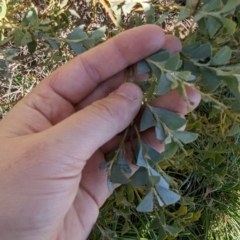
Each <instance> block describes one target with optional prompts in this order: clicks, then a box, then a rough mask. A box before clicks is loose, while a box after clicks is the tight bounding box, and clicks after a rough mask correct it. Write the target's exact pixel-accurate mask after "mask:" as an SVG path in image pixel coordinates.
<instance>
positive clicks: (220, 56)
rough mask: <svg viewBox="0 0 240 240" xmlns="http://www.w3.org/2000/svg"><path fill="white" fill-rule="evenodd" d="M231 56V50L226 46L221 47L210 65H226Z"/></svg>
mask: <svg viewBox="0 0 240 240" xmlns="http://www.w3.org/2000/svg"><path fill="white" fill-rule="evenodd" d="M231 56H232V50H231V49H230V48H229V47H228V46H224V47H222V48H221V49H220V50H219V51H218V52H217V53H216V55H215V56H214V57H213V58H212V60H211V64H212V65H225V64H228V63H229V61H230V59H231Z"/></svg>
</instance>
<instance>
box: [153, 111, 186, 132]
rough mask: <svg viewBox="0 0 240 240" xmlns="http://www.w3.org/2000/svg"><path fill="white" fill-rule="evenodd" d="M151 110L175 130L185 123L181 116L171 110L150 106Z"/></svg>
mask: <svg viewBox="0 0 240 240" xmlns="http://www.w3.org/2000/svg"><path fill="white" fill-rule="evenodd" d="M151 108H152V111H153V112H154V113H155V114H156V115H157V116H158V117H159V118H160V119H161V121H162V122H164V123H165V124H166V125H167V127H169V128H170V129H172V130H177V129H179V128H180V127H182V126H184V125H185V124H186V120H185V119H184V118H181V117H180V116H179V115H178V114H177V113H174V112H171V111H169V110H166V109H163V108H156V107H151Z"/></svg>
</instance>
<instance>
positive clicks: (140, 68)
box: [137, 60, 151, 74]
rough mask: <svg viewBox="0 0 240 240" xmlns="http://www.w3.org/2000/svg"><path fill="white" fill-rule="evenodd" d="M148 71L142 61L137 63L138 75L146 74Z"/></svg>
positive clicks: (146, 65) (144, 62)
mask: <svg viewBox="0 0 240 240" xmlns="http://www.w3.org/2000/svg"><path fill="white" fill-rule="evenodd" d="M150 71H151V70H150V68H149V66H148V64H147V62H146V61H144V60H142V61H139V62H138V63H137V73H138V74H143V73H148V72H150Z"/></svg>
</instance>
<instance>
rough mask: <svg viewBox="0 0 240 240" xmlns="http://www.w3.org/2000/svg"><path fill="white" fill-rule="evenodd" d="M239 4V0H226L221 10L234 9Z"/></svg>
mask: <svg viewBox="0 0 240 240" xmlns="http://www.w3.org/2000/svg"><path fill="white" fill-rule="evenodd" d="M239 4H240V0H227V2H226V4H225V6H224V7H223V9H222V10H221V12H222V13H228V12H231V11H232V10H234V9H235V8H236V7H237V6H238V5H239Z"/></svg>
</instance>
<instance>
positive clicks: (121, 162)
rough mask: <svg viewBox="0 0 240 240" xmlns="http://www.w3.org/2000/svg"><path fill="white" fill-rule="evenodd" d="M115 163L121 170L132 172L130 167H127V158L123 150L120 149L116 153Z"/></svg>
mask: <svg viewBox="0 0 240 240" xmlns="http://www.w3.org/2000/svg"><path fill="white" fill-rule="evenodd" d="M117 163H118V165H119V166H120V167H121V169H122V171H123V172H125V173H127V174H130V173H131V172H132V170H131V168H130V167H129V165H128V163H127V160H126V158H125V153H124V151H123V150H121V151H120V152H119V154H118V158H117Z"/></svg>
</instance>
